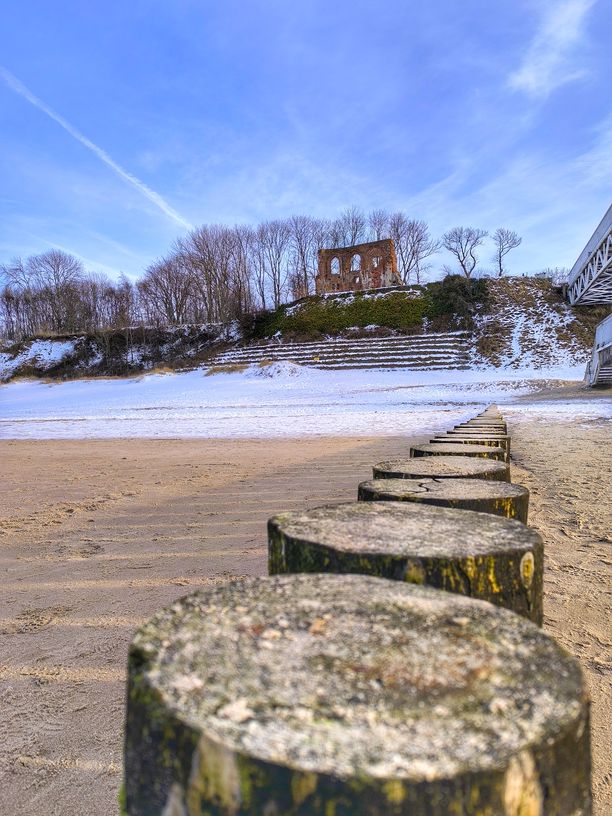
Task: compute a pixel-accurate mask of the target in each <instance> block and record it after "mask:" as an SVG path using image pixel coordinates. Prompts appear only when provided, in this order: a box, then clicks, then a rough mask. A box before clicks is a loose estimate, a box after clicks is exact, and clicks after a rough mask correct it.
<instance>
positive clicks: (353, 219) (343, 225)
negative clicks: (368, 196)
mask: <svg viewBox="0 0 612 816" xmlns="http://www.w3.org/2000/svg"><path fill="white" fill-rule="evenodd" d="M366 225H367V222H366V217H365V215H364V213H363V210H360V209H359V207H349V208H348V209H346V210H344V212H343V213H341V215H340V216H339V217H338V218H336V219H335V221H333V222H332V224H331V228H330V237H331V239H332V246H334V247H342V246H354V245H355V244H362V243H363V242H364V241H365V240H366Z"/></svg>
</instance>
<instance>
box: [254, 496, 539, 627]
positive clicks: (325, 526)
mask: <svg viewBox="0 0 612 816" xmlns="http://www.w3.org/2000/svg"><path fill="white" fill-rule="evenodd" d="M268 570H269V572H270V574H271V575H276V574H280V573H292V572H339V573H362V574H365V575H375V576H377V577H380V578H390V579H393V580H398V581H409V582H412V583H417V584H427V585H429V586H433V587H436V588H437V589H444V590H446V591H448V592H456V593H460V594H462V595H470V596H471V597H473V598H479V599H480V600H484V601H489V602H491V603H494V604H496V605H497V606H504V607H506V608H507V609H511V610H512V611H513V612H517V613H518V614H520V615H524V616H525V617H527V618H529V619H530V620H532V621H534V622H535V623H538V624H541V623H542V574H543V545H542V539H541V538H540V536H539V535H538V533H536V531H535V530H532V529H530V528H529V527H525V525H524V524H521V523H520V522H518V521H510V520H509V519H505V518H500V517H499V516H494V515H489V514H488V513H474V512H469V513H468V512H465V511H464V510H454V509H449V508H446V507H432V506H430V505H426V504H418V505H417V504H413V503H411V502H399V501H390V502H387V501H380V502H378V501H377V502H369V501H362V502H348V503H346V504H338V505H329V506H324V507H317V508H314V509H312V510H305V511H302V512H296V513H284V514H282V515H278V516H275V517H274V518H271V519H270V520H269V522H268Z"/></svg>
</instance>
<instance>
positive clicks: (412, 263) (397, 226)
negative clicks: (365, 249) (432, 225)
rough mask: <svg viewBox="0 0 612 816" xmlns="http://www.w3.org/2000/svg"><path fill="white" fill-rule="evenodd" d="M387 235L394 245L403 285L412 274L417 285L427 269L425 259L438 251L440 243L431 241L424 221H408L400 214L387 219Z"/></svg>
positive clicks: (407, 282)
mask: <svg viewBox="0 0 612 816" xmlns="http://www.w3.org/2000/svg"><path fill="white" fill-rule="evenodd" d="M389 235H390V237H391V238H392V239H393V243H394V244H395V251H396V254H397V261H398V266H399V272H400V275H401V276H402V281H403V282H404V283H405V284H409V283H410V279H411V277H412V275H413V274H414V277H415V280H416V282H417V283H420V282H421V277H422V275H423V273H424V272H425V271H426V270H427V269H428V265H427V264H426V260H427V258H430V257H431V256H432V255H434V254H435V253H436V252H438V250H439V249H440V241H437V240H435V239H433V238H432V237H431V236H430V234H429V228H428V226H427V224H426V223H425V222H424V221H417V220H415V219H411V220H410V219H408V218H407V217H406V215H404V213H402V212H396V213H393V215H391V216H390V218H389Z"/></svg>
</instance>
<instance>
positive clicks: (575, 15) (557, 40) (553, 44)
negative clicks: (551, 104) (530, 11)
mask: <svg viewBox="0 0 612 816" xmlns="http://www.w3.org/2000/svg"><path fill="white" fill-rule="evenodd" d="M596 2H597V0H561V2H558V1H555V0H552V2H546V3H545V5H544V7H543V9H542V12H541V20H540V25H539V26H538V29H537V31H536V33H535V36H534V38H533V39H532V41H531V43H530V44H529V47H528V48H527V52H526V54H525V57H524V59H523V63H522V65H521V66H520V67H519V68H518V70H517V71H514V72H513V73H512V74H511V75H510V77H509V79H508V84H509V86H510V87H511V88H513V89H514V90H516V91H523V92H524V93H526V94H527V95H528V96H531V97H546V96H548V95H549V94H550V93H551V91H553V90H555V88H558V87H560V86H561V85H565V84H566V83H568V82H572V81H573V80H575V79H579V78H580V77H582V76H584V75H585V70H584V68H581V67H580V66H578V65H577V64H576V61H575V59H573V57H574V55H575V52H576V48H577V46H578V45H580V43H581V42H582V40H583V39H584V26H585V23H586V18H587V15H588V13H589V11H590V10H591V8H592V7H593V6H594V5H595V3H596Z"/></svg>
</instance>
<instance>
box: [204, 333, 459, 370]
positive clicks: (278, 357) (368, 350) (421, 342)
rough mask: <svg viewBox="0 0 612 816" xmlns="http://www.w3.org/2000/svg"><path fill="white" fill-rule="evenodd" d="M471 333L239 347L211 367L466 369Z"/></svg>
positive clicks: (230, 350)
mask: <svg viewBox="0 0 612 816" xmlns="http://www.w3.org/2000/svg"><path fill="white" fill-rule="evenodd" d="M470 351H471V347H470V337H469V333H468V332H463V331H456V332H447V333H444V334H413V335H403V336H393V337H361V338H355V339H352V338H346V337H343V338H329V339H326V340H319V341H316V342H308V343H283V342H280V341H266V342H261V343H252V344H250V345H248V346H234V347H232V348H230V349H226V350H225V351H223V352H220V353H219V354H217V355H216V356H215V357H214V358H213V359H211V360H210V361H209V365H211V366H233V365H253V364H261V363H264V362H277V361H284V362H291V363H296V364H298V365H303V366H312V367H314V368H327V369H350V368H412V369H416V370H422V371H425V370H441V369H466V368H469V362H470Z"/></svg>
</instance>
